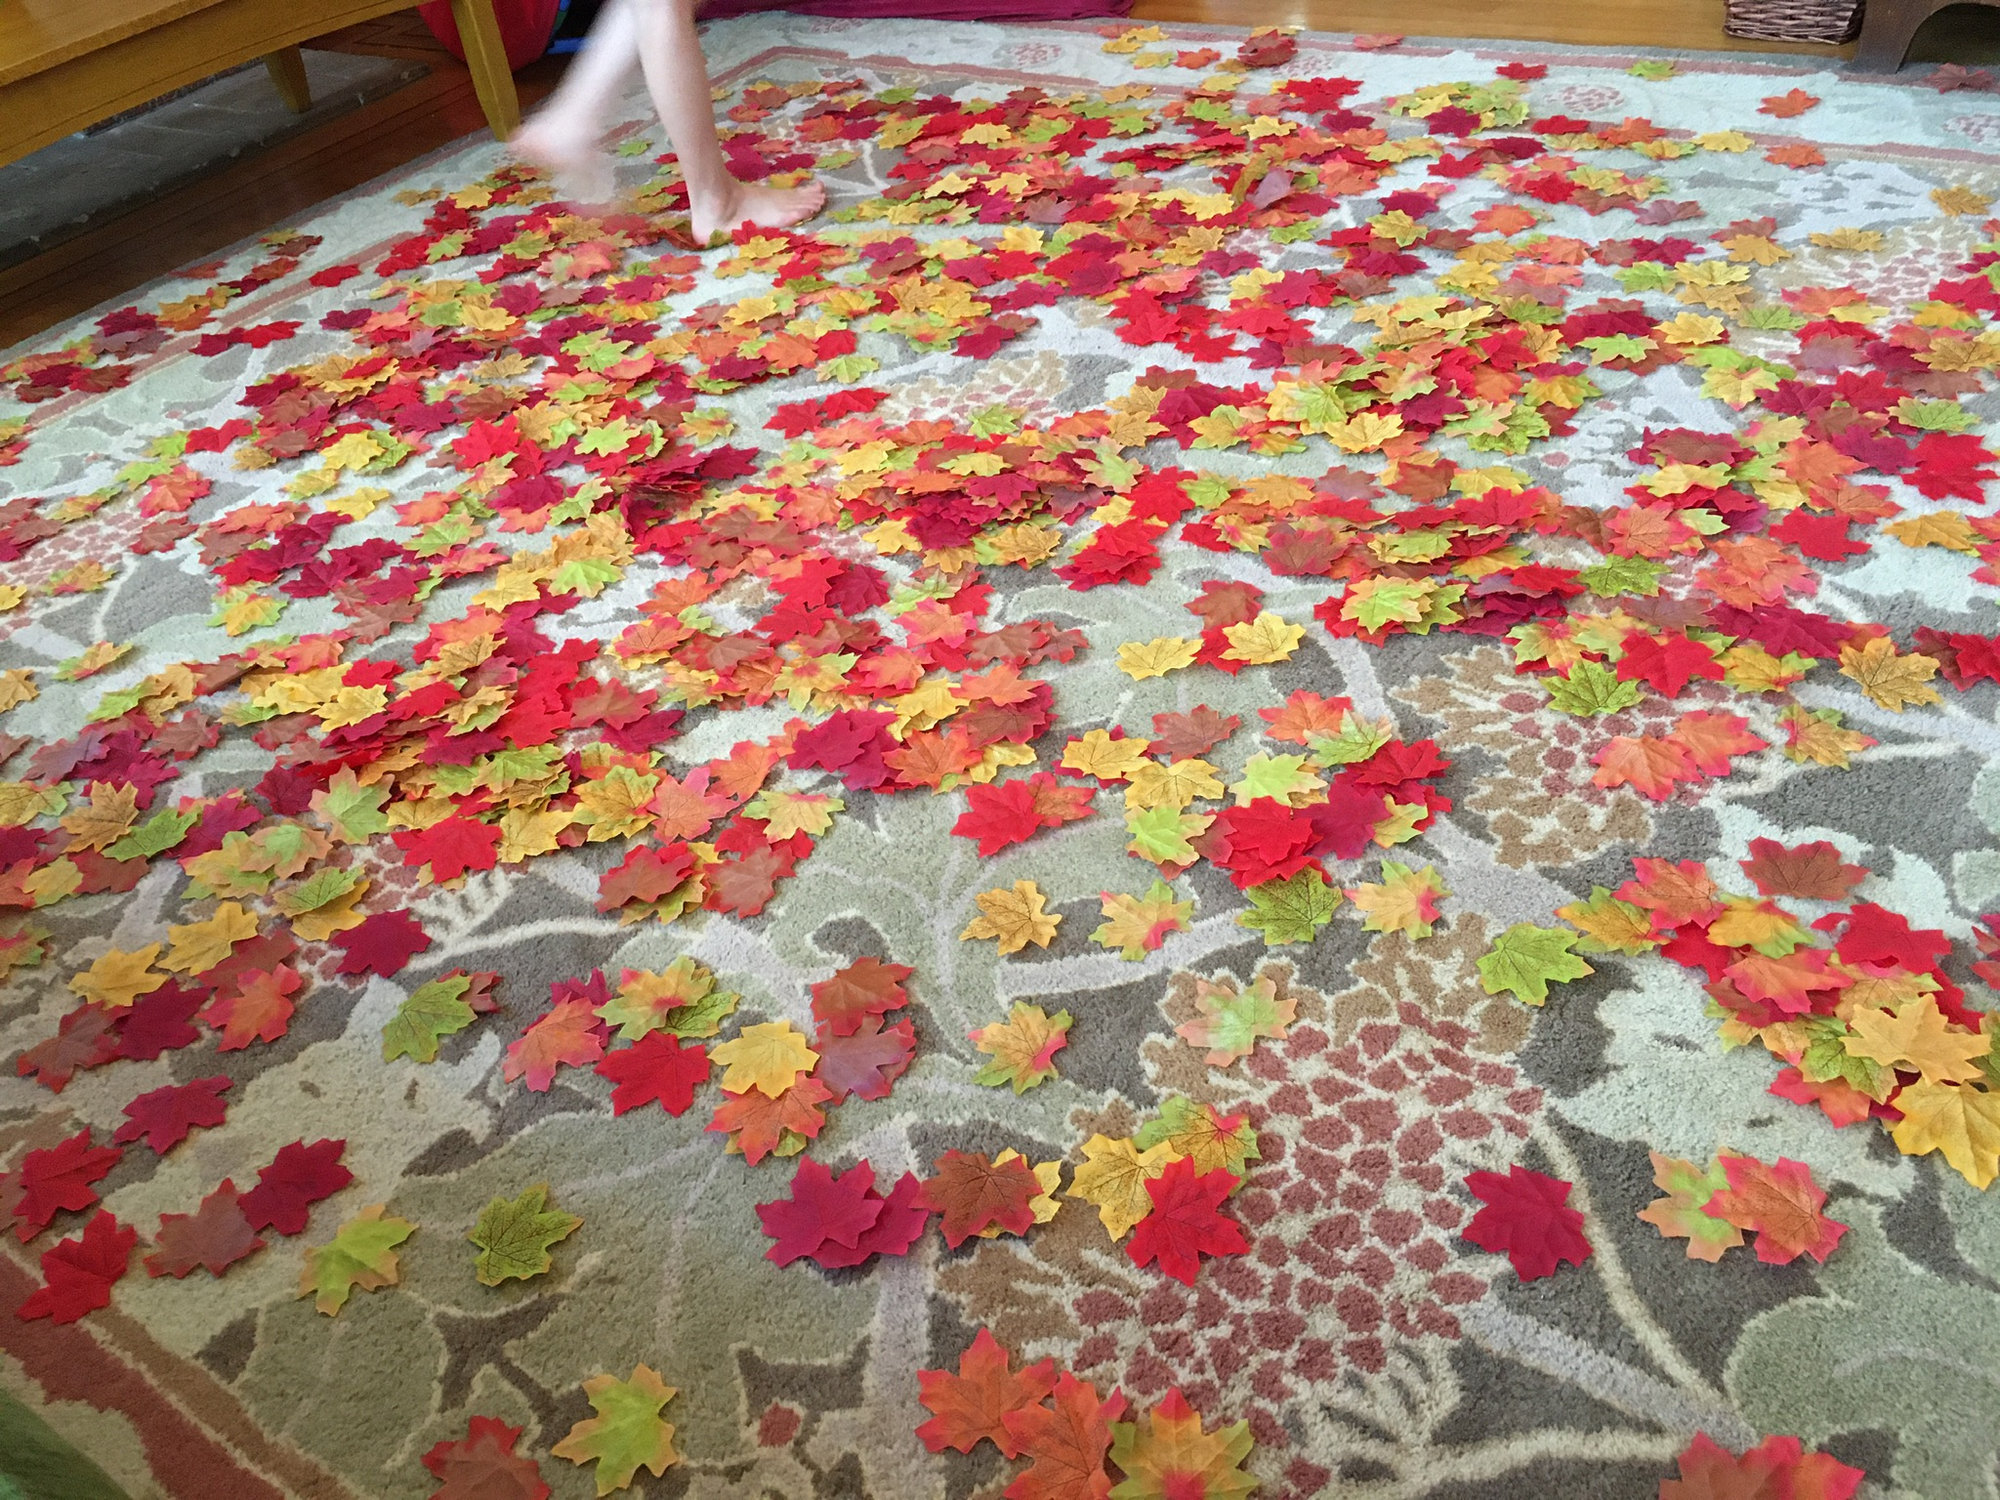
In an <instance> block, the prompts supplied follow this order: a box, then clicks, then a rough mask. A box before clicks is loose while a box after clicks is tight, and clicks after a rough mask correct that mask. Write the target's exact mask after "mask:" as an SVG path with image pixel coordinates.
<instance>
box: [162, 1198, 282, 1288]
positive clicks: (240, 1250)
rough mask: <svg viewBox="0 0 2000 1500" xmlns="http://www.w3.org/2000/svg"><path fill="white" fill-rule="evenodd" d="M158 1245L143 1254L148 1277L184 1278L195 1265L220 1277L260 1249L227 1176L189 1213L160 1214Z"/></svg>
mask: <svg viewBox="0 0 2000 1500" xmlns="http://www.w3.org/2000/svg"><path fill="white" fill-rule="evenodd" d="M153 1242H154V1244H155V1245H156V1246H157V1247H158V1248H157V1249H156V1251H155V1252H154V1253H153V1254H151V1255H149V1256H147V1257H146V1274H147V1275H148V1276H172V1277H175V1278H176V1279H178V1278H180V1277H184V1276H186V1275H187V1274H188V1272H190V1271H192V1270H193V1269H194V1268H195V1267H196V1266H202V1267H205V1268H206V1269H207V1271H208V1274H209V1275H211V1276H220V1275H221V1274H222V1273H223V1272H224V1271H226V1270H228V1269H229V1267H231V1266H233V1265H234V1264H236V1262H237V1261H239V1260H242V1259H243V1258H244V1257H245V1256H247V1255H253V1254H255V1253H256V1252H257V1251H259V1250H262V1249H263V1248H264V1241H263V1240H262V1239H260V1238H259V1237H258V1235H257V1231H256V1230H254V1229H252V1228H251V1227H250V1220H249V1219H248V1218H247V1217H245V1215H244V1213H243V1207H242V1201H241V1198H240V1196H239V1195H238V1193H237V1191H236V1184H235V1183H233V1182H231V1181H230V1180H229V1179H228V1178H227V1177H225V1178H223V1179H222V1184H221V1186H219V1187H218V1188H216V1190H215V1191H214V1192H212V1193H210V1194H209V1195H208V1196H207V1197H206V1198H204V1199H202V1200H201V1207H200V1208H199V1209H198V1210H197V1211H196V1212H194V1213H193V1214H161V1215H160V1228H159V1232H158V1233H157V1234H155V1235H154V1236H153Z"/></svg>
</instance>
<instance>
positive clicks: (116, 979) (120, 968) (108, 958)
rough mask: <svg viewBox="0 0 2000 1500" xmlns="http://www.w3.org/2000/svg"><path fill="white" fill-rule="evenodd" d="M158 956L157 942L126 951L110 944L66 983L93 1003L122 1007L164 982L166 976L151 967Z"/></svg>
mask: <svg viewBox="0 0 2000 1500" xmlns="http://www.w3.org/2000/svg"><path fill="white" fill-rule="evenodd" d="M159 956H160V945H159V944H158V943H148V944H146V946H145V947H143V948H139V949H136V950H134V951H132V952H129V953H127V952H124V951H122V950H120V949H117V948H113V949H112V950H111V951H110V952H109V953H106V954H104V955H103V956H102V957H101V958H99V959H97V960H96V961H95V962H94V963H92V964H91V966H90V967H89V968H87V969H85V970H83V971H82V972H81V973H79V974H76V975H74V976H72V977H71V979H70V982H69V987H70V989H71V990H73V991H74V992H75V993H77V994H79V995H81V996H82V997H83V998H84V999H85V1000H87V1001H89V1002H90V1003H91V1004H92V1005H98V1006H102V1007H103V1008H104V1009H106V1010H122V1009H124V1008H125V1007H126V1006H129V1005H131V1004H132V1003H133V1001H135V1000H137V999H138V998H139V996H141V995H149V994H151V993H152V992H153V991H154V990H157V989H158V988H160V986H162V985H163V984H165V983H166V982H167V979H168V976H167V975H165V974H163V973H161V972H160V971H158V970H157V969H155V968H154V967H153V961H154V960H155V959H157V958H158V957H159Z"/></svg>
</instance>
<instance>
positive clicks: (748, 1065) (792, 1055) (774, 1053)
mask: <svg viewBox="0 0 2000 1500" xmlns="http://www.w3.org/2000/svg"><path fill="white" fill-rule="evenodd" d="M708 1055H709V1056H710V1057H711V1058H713V1059H714V1060H715V1061H716V1062H719V1063H721V1064H722V1065H723V1067H724V1068H725V1069H726V1070H727V1071H726V1072H724V1073H723V1075H722V1086H723V1087H724V1088H725V1089H727V1090H728V1091H729V1092H730V1093H732V1094H747V1093H749V1092H750V1090H752V1089H755V1090H756V1091H757V1092H758V1093H760V1094H762V1095H764V1096H765V1097H766V1098H768V1099H775V1098H777V1097H778V1096H779V1095H780V1094H782V1093H784V1091H785V1090H786V1089H788V1088H790V1087H791V1086H792V1085H793V1084H794V1083H796V1082H798V1079H799V1075H800V1074H801V1073H809V1072H811V1071H812V1068H813V1065H814V1064H815V1063H817V1062H818V1061H819V1054H818V1053H817V1052H815V1051H813V1049H812V1048H811V1047H809V1046H807V1045H806V1039H805V1036H804V1034H803V1033H802V1032H800V1031H799V1029H798V1028H797V1027H795V1026H793V1025H792V1023H791V1022H790V1021H767V1022H765V1023H764V1024H763V1025H761V1026H746V1027H744V1028H743V1031H742V1033H741V1034H740V1035H739V1036H737V1037H736V1038H735V1039H734V1040H733V1041H727V1042H724V1043H723V1044H722V1045H721V1046H719V1047H715V1048H712V1049H711V1050H710V1052H709V1054H708Z"/></svg>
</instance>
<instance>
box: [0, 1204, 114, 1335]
mask: <svg viewBox="0 0 2000 1500" xmlns="http://www.w3.org/2000/svg"><path fill="white" fill-rule="evenodd" d="M138 1240H139V1231H138V1230H136V1229H130V1228H127V1227H126V1226H125V1225H123V1224H120V1223H119V1222H118V1220H117V1219H116V1218H115V1217H114V1216H113V1215H112V1212H111V1210H110V1209H108V1208H100V1209H99V1210H98V1211H97V1213H96V1214H95V1215H94V1216H93V1217H92V1218H91V1221H90V1222H89V1223H88V1224H86V1225H84V1226H83V1233H82V1234H81V1235H78V1236H73V1237H72V1238H70V1239H66V1240H59V1241H57V1242H56V1243H55V1244H54V1245H52V1246H50V1247H49V1248H48V1249H47V1250H44V1251H43V1252H42V1285H40V1286H38V1287H36V1288H35V1290H34V1291H32V1292H30V1293H29V1294H28V1298H27V1300H26V1301H25V1302H23V1303H22V1304H21V1306H20V1308H19V1309H18V1310H17V1312H16V1314H15V1315H16V1316H17V1317H20V1318H23V1319H33V1318H47V1319H49V1320H50V1321H51V1322H55V1323H74V1322H75V1321H76V1320H77V1319H78V1318H80V1317H82V1316H83V1315H84V1314H85V1313H87V1312H91V1311H93V1310H94V1309H96V1308H100V1307H108V1306H109V1305H110V1303H111V1284H112V1283H113V1282H115V1281H117V1280H118V1279H119V1278H120V1277H121V1276H123V1275H124V1274H125V1270H126V1267H127V1266H129V1265H130V1264H131V1261H132V1247H133V1246H134V1245H135V1244H137V1243H138Z"/></svg>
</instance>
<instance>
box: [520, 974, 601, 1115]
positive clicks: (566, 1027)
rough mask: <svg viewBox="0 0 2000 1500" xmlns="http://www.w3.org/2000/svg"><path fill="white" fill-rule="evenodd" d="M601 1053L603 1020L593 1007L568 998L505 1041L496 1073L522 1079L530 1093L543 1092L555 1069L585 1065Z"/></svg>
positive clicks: (585, 1001)
mask: <svg viewBox="0 0 2000 1500" xmlns="http://www.w3.org/2000/svg"><path fill="white" fill-rule="evenodd" d="M603 1056H604V1023H603V1022H602V1021H601V1020H599V1019H598V1015H597V1007H596V1006H595V1005H593V1004H591V1002H590V1001H588V1000H583V999H575V998H572V999H567V1000H563V1001H560V1002H558V1003H557V1004H556V1005H555V1006H554V1007H553V1008H552V1009H551V1010H549V1011H548V1012H547V1014H545V1015H542V1016H540V1017H538V1018H537V1019H536V1020H535V1022H534V1024H532V1025H531V1026H529V1027H528V1029H527V1030H526V1031H524V1032H522V1033H521V1035H520V1036H519V1037H517V1038H516V1039H515V1040H513V1041H511V1042H509V1043H508V1044H507V1057H506V1061H505V1062H504V1063H502V1064H501V1068H500V1076H501V1077H502V1078H504V1079H506V1081H507V1082H509V1083H515V1082H518V1081H520V1080H523V1079H525V1080H526V1081H527V1085H528V1087H529V1088H530V1089H532V1090H533V1091H534V1092H536V1093H538V1094H546V1093H547V1092H548V1091H549V1087H550V1085H552V1084H553V1083H554V1082H555V1077H556V1069H557V1068H559V1067H563V1066H568V1067H572V1068H587V1067H589V1066H590V1065H591V1064H593V1063H595V1062H597V1061H598V1060H599V1059H600V1058H602V1057H603Z"/></svg>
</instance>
